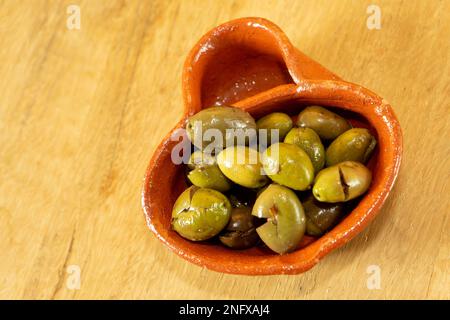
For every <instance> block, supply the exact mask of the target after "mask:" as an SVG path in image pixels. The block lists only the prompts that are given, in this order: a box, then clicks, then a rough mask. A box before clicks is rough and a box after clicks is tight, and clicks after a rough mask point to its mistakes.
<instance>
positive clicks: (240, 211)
mask: <svg viewBox="0 0 450 320" xmlns="http://www.w3.org/2000/svg"><path fill="white" fill-rule="evenodd" d="M219 239H220V241H221V242H222V243H223V244H224V245H226V246H228V247H230V248H233V249H246V248H250V247H253V246H254V245H256V243H257V242H258V240H259V236H258V234H257V232H256V229H255V217H254V216H252V209H251V208H250V207H240V208H234V209H232V211H231V218H230V222H229V223H228V226H227V227H226V229H225V233H223V234H222V235H221V236H220V237H219Z"/></svg>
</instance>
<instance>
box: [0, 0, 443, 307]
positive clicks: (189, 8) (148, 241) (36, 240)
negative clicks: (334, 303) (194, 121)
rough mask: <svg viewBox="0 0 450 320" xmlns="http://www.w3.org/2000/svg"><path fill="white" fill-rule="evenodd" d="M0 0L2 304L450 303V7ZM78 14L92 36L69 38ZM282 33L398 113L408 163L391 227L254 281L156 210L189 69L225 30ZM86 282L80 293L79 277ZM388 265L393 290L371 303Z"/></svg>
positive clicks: (79, 33) (386, 279)
mask: <svg viewBox="0 0 450 320" xmlns="http://www.w3.org/2000/svg"><path fill="white" fill-rule="evenodd" d="M376 2H377V4H378V5H379V6H380V8H381V12H382V27H381V30H369V29H368V28H367V27H366V19H367V16H368V15H367V13H366V9H367V6H368V5H369V4H371V3H372V1H365V0H361V1H351V0H348V1H337V0H333V1H325V0H323V1H312V0H311V1H284V2H283V1H259V0H255V1H241V0H239V1H231V0H224V1H182V0H180V1H165V0H160V1H100V0H95V1H87V0H86V1H38V0H36V1H31V0H29V1H21V2H17V1H13V0H8V1H0V61H1V63H0V88H1V92H2V94H1V95H0V130H1V134H0V298H6V299H18V298H32V299H51V298H55V299H82V298H121V299H122V298H136V299H145V298H176V299H186V298H205V299H218V298H222V299H228V298H238V299H239V298H248V299H253V298H259V299H272V298H277V299H312V298H319V299H333V298H357V299H375V298H381V299H396V298H419V299H422V298H441V299H443V298H446V299H448V298H450V236H449V230H450V219H449V209H450V202H449V194H450V188H449V180H450V171H449V167H450V162H449V159H450V149H449V148H450V147H449V136H450V124H449V123H450V117H449V114H450V41H449V39H450V38H449V36H450V1H448V0H442V1H439V0H433V1H431V0H430V1H420V0H415V1H397V0H393V1H376ZM69 4H78V5H79V6H80V8H81V30H69V29H67V28H66V19H67V17H68V15H67V13H66V8H67V6H68V5H69ZM243 16H261V17H265V18H268V19H270V20H272V21H274V22H275V23H277V24H278V25H279V26H280V27H281V28H282V29H283V30H284V31H285V32H286V33H287V35H288V36H289V37H290V39H291V40H292V42H293V43H294V44H295V45H296V46H298V47H299V48H300V49H301V50H302V51H304V52H305V53H306V54H308V55H310V56H311V57H312V58H314V59H315V60H317V61H319V62H321V63H322V64H323V65H324V66H326V67H327V68H329V69H330V70H332V71H334V72H335V73H337V74H339V75H340V76H342V77H343V78H344V79H346V80H349V81H353V82H356V83H359V84H362V85H364V86H366V87H368V88H370V89H372V90H374V91H375V92H377V93H378V94H380V95H381V96H383V97H385V98H386V99H387V100H388V101H389V102H390V103H391V104H392V106H393V107H394V109H395V111H396V114H397V116H398V118H399V120H400V123H401V124H402V128H403V133H404V140H405V153H404V161H403V165H402V169H401V173H400V177H399V179H398V183H397V185H396V187H395V188H394V190H393V192H392V194H391V196H390V198H389V200H388V202H387V204H386V205H385V207H384V209H383V210H382V213H381V214H380V215H379V216H378V217H377V219H376V220H375V221H374V222H373V223H372V224H371V225H370V227H369V228H368V229H366V231H365V232H363V233H362V234H361V235H359V236H358V237H357V238H356V239H354V240H353V241H351V242H350V243H349V244H348V245H346V246H345V247H343V248H341V249H340V250H338V251H336V252H334V253H333V254H331V255H330V256H328V257H327V258H326V259H324V260H323V261H322V262H321V263H319V265H317V266H316V267H315V268H314V269H312V270H311V271H309V272H307V273H305V274H303V275H298V276H267V277H243V276H232V275H224V274H219V273H215V272H211V271H208V270H204V269H201V268H199V267H197V266H194V265H192V264H189V263H187V262H185V261H184V260H182V259H180V258H179V257H177V256H176V255H174V254H172V253H171V252H169V250H168V249H167V248H165V247H164V246H163V245H162V244H161V243H160V242H159V241H158V240H157V239H156V238H155V237H154V236H153V235H152V234H151V233H150V231H149V230H148V229H147V227H146V225H145V221H144V217H143V213H142V210H141V206H140V189H141V183H142V177H143V174H144V171H145V167H146V166H147V163H148V161H149V159H150V157H151V155H152V152H153V151H154V149H155V148H156V145H157V144H158V142H159V141H160V140H161V139H162V137H163V136H164V135H165V134H166V133H167V131H168V129H169V128H171V127H172V126H173V125H174V124H175V123H176V122H177V120H178V119H179V117H180V112H181V110H182V100H181V89H180V77H181V68H182V63H183V60H184V57H185V56H186V54H187V52H188V50H189V49H190V48H191V47H192V45H193V44H194V43H195V42H196V41H197V39H198V38H199V37H200V36H201V35H202V34H203V33H205V32H206V31H207V30H209V29H210V28H212V27H214V26H215V25H217V24H219V23H221V22H225V21H227V20H230V19H233V18H237V17H243ZM70 265H77V266H79V267H80V270H81V286H80V289H79V290H71V289H70V288H69V287H68V286H67V281H68V277H69V276H70V275H69V274H68V273H67V267H68V266H70ZM370 265H378V266H379V267H380V270H381V289H375V290H369V289H368V288H367V285H366V282H367V279H368V277H369V274H368V273H367V268H368V266H370Z"/></svg>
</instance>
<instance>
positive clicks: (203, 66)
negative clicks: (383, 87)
mask: <svg viewBox="0 0 450 320" xmlns="http://www.w3.org/2000/svg"><path fill="white" fill-rule="evenodd" d="M183 98H184V105H185V109H184V114H183V116H182V119H181V121H180V122H179V123H178V124H177V125H176V126H175V128H174V129H173V130H172V131H171V132H170V133H169V134H168V135H167V136H166V138H165V139H164V140H163V141H162V142H161V144H160V145H159V146H158V148H157V149H156V151H155V153H154V154H153V157H152V159H151V161H150V164H149V166H148V169H147V172H146V175H145V179H144V187H143V192H142V205H143V208H144V212H145V216H146V219H147V223H148V226H149V228H150V229H151V230H152V232H153V233H154V234H156V236H157V237H158V238H159V239H160V240H161V241H162V242H163V243H165V244H166V245H167V246H168V247H169V248H170V249H172V250H173V251H174V252H175V253H177V254H178V255H180V256H181V257H183V258H184V259H186V260H188V261H191V262H193V263H195V264H197V265H200V266H202V267H206V268H208V269H211V270H215V271H219V272H226V273H233V274H247V275H271V274H297V273H301V272H304V271H306V270H308V269H310V268H311V267H313V266H314V265H315V264H316V263H317V262H318V261H319V260H320V259H321V258H323V257H324V256H325V255H326V254H328V253H329V252H331V251H332V250H333V249H336V248H338V247H340V246H342V245H344V244H345V243H346V242H348V241H349V240H351V239H352V238H353V237H355V236H356V235H357V234H358V233H359V232H361V230H363V229H364V228H365V227H366V226H367V225H368V223H369V222H370V221H371V220H372V219H373V218H374V217H375V216H376V215H377V213H378V212H379V211H380V208H381V206H382V205H383V203H384V201H385V200H386V198H387V196H388V195H389V192H390V191H391V189H392V187H393V185H394V182H395V180H396V177H397V174H398V171H399V167H400V162H401V157H402V134H401V129H400V125H399V123H398V121H397V119H396V117H395V115H394V112H393V110H392V108H391V106H390V105H389V104H388V103H387V102H386V101H385V100H383V99H382V98H380V97H379V96H378V95H376V94H375V93H373V92H371V91H369V90H368V89H365V88H363V87H361V86H358V85H356V84H352V83H348V82H345V81H343V80H341V79H340V78H339V77H338V76H336V75H335V74H333V73H332V72H330V71H328V70H326V69H325V68H324V67H322V66H321V65H320V64H318V63H317V62H315V61H313V60H311V59H310V58H308V57H307V56H305V55H304V54H302V53H301V52H300V51H298V50H297V49H296V48H295V47H293V45H292V44H291V43H290V41H289V40H288V38H287V37H286V35H285V34H284V33H283V32H282V31H281V30H280V28H279V27H277V26H276V25H274V24H273V23H271V22H270V21H267V20H265V19H261V18H243V19H238V20H233V21H230V22H228V23H225V24H223V25H220V26H218V27H217V28H214V29H213V30H211V31H210V32H208V33H207V34H206V35H204V36H203V37H202V38H201V39H200V41H199V42H198V43H197V44H196V45H195V46H194V48H193V49H192V50H191V52H190V53H189V55H188V57H187V60H186V63H185V65H184V70H183ZM216 104H217V105H220V104H229V105H233V106H236V107H239V108H242V109H244V110H246V111H248V112H249V113H250V114H252V115H253V116H254V117H255V118H258V117H260V116H262V115H264V114H267V113H270V112H274V111H280V110H281V111H283V112H287V113H289V114H291V115H293V116H294V117H295V115H296V114H298V113H299V112H300V111H301V110H302V108H303V107H304V106H307V105H321V106H325V107H329V108H330V109H331V110H333V111H335V112H337V113H340V114H341V115H343V116H344V117H346V118H347V119H349V120H350V121H351V122H352V123H354V124H355V125H357V126H364V127H367V128H369V129H370V130H371V131H372V133H373V134H374V135H375V136H376V138H377V140H378V146H377V150H376V152H375V154H374V155H373V157H372V159H371V162H370V163H369V167H370V168H371V170H372V173H373V181H372V184H371V187H370V189H369V190H368V192H367V193H366V194H365V195H364V196H363V197H362V199H361V200H360V201H359V202H358V203H357V205H355V207H354V209H353V210H352V212H351V213H349V214H348V216H346V217H345V218H344V219H343V220H342V221H341V222H340V223H339V224H338V225H337V226H336V227H334V228H333V229H332V230H331V231H330V232H328V233H326V234H325V235H323V236H322V237H320V238H318V239H312V238H310V237H305V238H304V241H303V242H302V244H301V246H300V248H299V249H298V250H297V251H295V252H292V253H289V254H285V255H278V254H275V253H273V252H271V251H269V250H268V249H266V248H264V247H255V248H251V249H247V250H231V249H228V248H226V247H224V246H222V245H220V244H218V243H216V242H202V243H200V242H191V241H188V240H185V239H183V238H182V237H181V236H179V235H178V234H177V233H176V232H175V231H173V230H171V227H170V222H171V211H172V206H173V204H174V202H175V200H176V199H177V197H178V196H179V195H180V194H181V192H182V191H183V190H184V189H185V188H186V187H187V186H186V184H185V179H184V176H183V172H184V171H183V170H184V169H183V165H175V164H174V163H173V162H172V161H171V151H172V148H173V147H174V146H175V145H176V144H178V143H179V141H178V139H171V135H172V133H174V132H175V130H177V129H180V128H183V127H184V124H185V121H186V119H187V117H188V116H190V115H192V114H194V113H196V112H198V111H200V110H201V109H202V108H205V107H208V106H211V105H216Z"/></svg>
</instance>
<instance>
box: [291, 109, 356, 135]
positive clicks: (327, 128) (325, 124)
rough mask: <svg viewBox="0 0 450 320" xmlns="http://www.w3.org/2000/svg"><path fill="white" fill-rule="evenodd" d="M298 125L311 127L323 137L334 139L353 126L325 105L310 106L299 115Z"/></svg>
mask: <svg viewBox="0 0 450 320" xmlns="http://www.w3.org/2000/svg"><path fill="white" fill-rule="evenodd" d="M297 125H298V126H299V127H301V128H311V129H313V130H314V131H315V132H317V134H318V135H319V137H320V138H321V139H324V140H333V139H336V137H337V136H339V135H340V134H342V133H343V132H345V131H347V130H348V129H350V128H351V125H350V123H348V121H347V120H345V119H344V118H342V117H341V116H339V115H337V114H336V113H334V112H331V111H329V110H327V109H325V108H323V107H319V106H310V107H307V108H305V109H304V110H303V111H302V112H300V114H299V115H298V119H297Z"/></svg>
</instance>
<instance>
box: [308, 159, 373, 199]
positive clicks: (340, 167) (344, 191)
mask: <svg viewBox="0 0 450 320" xmlns="http://www.w3.org/2000/svg"><path fill="white" fill-rule="evenodd" d="M371 181H372V174H371V172H370V170H369V169H367V168H366V167H365V166H364V165H363V164H361V163H359V162H355V161H345V162H341V163H338V164H336V165H334V166H331V167H328V168H325V169H322V170H321V171H320V172H319V173H318V174H317V176H316V179H315V181H314V187H313V194H314V197H315V198H316V199H317V200H319V201H322V202H331V203H335V202H344V201H348V200H351V199H354V198H356V197H358V196H360V195H362V194H363V193H364V192H366V191H367V189H369V186H370V183H371Z"/></svg>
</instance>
